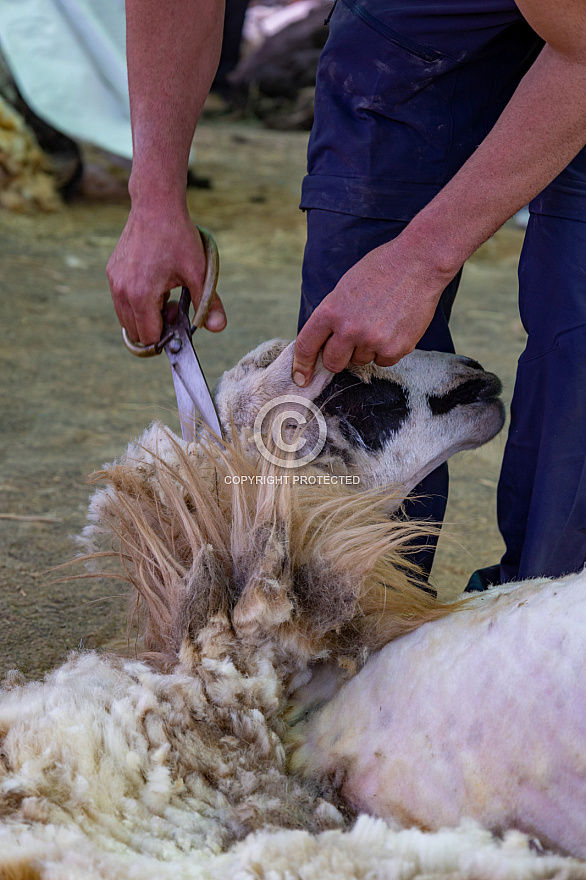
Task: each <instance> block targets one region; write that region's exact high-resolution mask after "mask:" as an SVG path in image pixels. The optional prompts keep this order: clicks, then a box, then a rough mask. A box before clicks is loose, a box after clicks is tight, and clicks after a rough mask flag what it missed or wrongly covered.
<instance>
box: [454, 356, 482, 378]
mask: <svg viewBox="0 0 586 880" xmlns="http://www.w3.org/2000/svg"><path fill="white" fill-rule="evenodd" d="M458 357H459V358H460V362H461V363H463V364H464V366H466V367H472V369H473V370H482V372H483V373H484V372H485V370H484V367H483V366H482V364H479V363H478V361H475V360H473V359H472V358H469V357H466V356H465V355H463V354H460V355H458Z"/></svg>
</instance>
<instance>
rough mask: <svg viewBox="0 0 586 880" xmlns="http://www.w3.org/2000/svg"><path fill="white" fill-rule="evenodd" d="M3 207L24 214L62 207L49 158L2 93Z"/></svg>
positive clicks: (0, 163)
mask: <svg viewBox="0 0 586 880" xmlns="http://www.w3.org/2000/svg"><path fill="white" fill-rule="evenodd" d="M0 207H3V208H7V209H8V210H10V211H17V212H20V213H34V212H36V211H44V212H50V211H58V210H59V208H60V207H61V198H60V196H59V194H58V192H57V188H56V183H55V178H54V176H53V174H52V173H51V166H50V163H49V160H48V159H47V157H46V156H45V154H44V153H43V152H42V150H41V149H40V147H39V145H38V143H37V141H36V138H35V136H34V134H33V132H32V131H31V130H30V128H28V126H27V125H26V124H25V122H24V120H23V119H22V117H21V116H20V114H19V113H17V111H16V110H15V109H14V108H13V107H11V106H10V104H8V102H7V101H5V100H4V98H3V97H2V96H1V95H0Z"/></svg>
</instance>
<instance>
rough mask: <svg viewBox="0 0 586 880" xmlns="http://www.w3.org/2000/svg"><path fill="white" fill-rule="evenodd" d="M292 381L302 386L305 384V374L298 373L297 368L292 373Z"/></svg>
mask: <svg viewBox="0 0 586 880" xmlns="http://www.w3.org/2000/svg"><path fill="white" fill-rule="evenodd" d="M293 381H294V382H295V384H296V385H298V386H299V387H300V388H303V386H304V385H305V376H304V375H303V373H300V372H299V371H298V370H297V371H296V372H295V373H293Z"/></svg>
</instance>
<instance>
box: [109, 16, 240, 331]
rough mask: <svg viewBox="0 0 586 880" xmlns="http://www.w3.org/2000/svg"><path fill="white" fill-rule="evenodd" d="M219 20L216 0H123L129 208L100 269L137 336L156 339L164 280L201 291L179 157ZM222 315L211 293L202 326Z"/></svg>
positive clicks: (215, 50)
mask: <svg viewBox="0 0 586 880" xmlns="http://www.w3.org/2000/svg"><path fill="white" fill-rule="evenodd" d="M223 19H224V3H223V0H168V2H161V0H126V27H127V34H126V42H127V59H128V84H129V90H130V108H131V120H132V136H133V163H132V174H131V177H130V183H129V192H130V196H131V200H132V207H131V210H130V214H129V217H128V222H127V224H126V227H125V229H124V231H123V233H122V236H121V238H120V241H119V243H118V245H117V247H116V249H115V251H114V253H113V254H112V256H111V258H110V262H109V263H108V269H107V273H108V279H109V281H110V288H111V291H112V298H113V300H114V307H115V309H116V314H117V315H118V319H119V320H120V323H121V324H122V326H124V327H126V329H127V331H128V333H129V335H130V337H131V339H134V340H137V341H140V342H143V343H151V342H154V341H156V340H157V339H159V338H160V335H161V330H162V317H161V310H162V308H163V305H164V303H165V302H166V300H167V298H168V292H169V291H170V290H171V289H172V288H173V287H178V286H181V285H185V286H186V287H189V289H190V291H191V294H192V297H193V298H194V300H195V302H197V301H198V300H199V297H200V295H201V290H202V285H203V278H204V275H205V256H204V251H203V248H202V245H201V241H200V238H199V234H198V233H197V230H196V229H195V227H194V225H193V223H192V222H191V220H190V218H189V214H188V211H187V201H186V185H187V165H188V160H189V150H190V147H191V142H192V139H193V133H194V130H195V125H196V122H197V120H198V118H199V115H200V113H201V109H202V107H203V104H204V101H205V98H206V96H207V94H208V91H209V88H210V86H211V83H212V81H213V78H214V74H215V72H216V68H217V65H218V60H219V57H220V50H221V44H222V28H223ZM225 324H226V318H225V315H224V310H223V308H222V305H221V302H220V300H219V298H216V300H215V301H214V303H213V304H212V309H211V310H210V314H209V316H208V320H207V322H206V327H207V328H208V329H209V330H222V329H223V328H224V326H225Z"/></svg>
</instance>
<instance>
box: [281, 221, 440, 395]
mask: <svg viewBox="0 0 586 880" xmlns="http://www.w3.org/2000/svg"><path fill="white" fill-rule="evenodd" d="M422 252H423V253H425V254H426V255H427V254H429V253H430V249H427V248H426V247H425V243H422V242H420V241H418V242H417V244H416V249H414V248H413V245H412V244H411V243H410V240H409V236H406V235H405V232H403V233H401V235H400V236H398V237H397V238H396V239H394V240H393V241H391V242H388V243H387V244H384V245H381V246H380V247H378V248H376V249H375V250H373V251H370V253H368V254H367V255H366V256H365V257H363V258H362V259H361V260H360V261H359V262H358V263H356V265H354V266H353V267H352V268H351V269H349V270H348V272H346V274H345V275H343V276H342V278H341V279H340V281H339V282H338V284H337V285H336V287H335V288H334V290H332V292H331V293H330V294H328V296H326V297H325V299H324V300H323V301H322V302H321V303H320V305H319V306H318V307H317V308H316V310H315V311H314V312H313V314H312V315H311V317H310V318H309V319H308V321H307V323H306V324H305V326H304V327H303V328H302V329H301V331H300V333H299V335H298V337H297V342H296V345H295V358H294V361H293V379H294V381H295V383H296V384H297V385H300V386H302V387H303V386H304V385H306V384H307V383H308V382H309V381H310V379H311V377H312V375H313V370H314V367H315V363H316V360H317V356H318V353H319V351H320V349H321V348H322V346H323V352H322V361H323V364H324V366H325V367H326V369H328V370H331V371H332V372H334V373H339V372H340V370H343V369H344V367H346V366H347V365H348V363H350V362H352V363H353V364H368V363H370V362H371V361H374V363H375V364H378V365H379V366H381V367H388V366H391V365H392V364H396V363H397V361H399V360H401V358H402V357H404V356H405V355H406V354H409V352H410V351H413V349H414V348H415V346H416V345H417V343H418V342H419V340H420V339H421V337H422V336H423V334H424V333H425V331H426V329H427V327H428V325H429V323H430V322H431V319H432V318H433V315H434V312H435V308H436V306H437V304H438V302H439V299H440V297H441V295H442V292H443V290H444V288H445V287H446V285H447V284H449V282H450V281H451V280H452V278H453V277H454V275H455V274H456V272H455V271H454V272H453V274H451V273H450V272H449V271H445V270H442V269H440V268H437V267H435V266H434V265H433V261H432V260H429V261H428V260H427V259H426V260H425V261H424V260H422V259H421V253H422Z"/></svg>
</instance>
